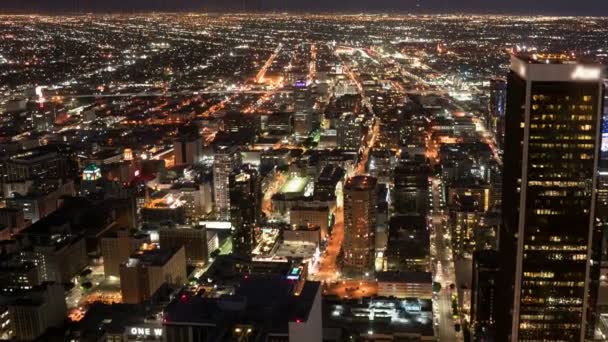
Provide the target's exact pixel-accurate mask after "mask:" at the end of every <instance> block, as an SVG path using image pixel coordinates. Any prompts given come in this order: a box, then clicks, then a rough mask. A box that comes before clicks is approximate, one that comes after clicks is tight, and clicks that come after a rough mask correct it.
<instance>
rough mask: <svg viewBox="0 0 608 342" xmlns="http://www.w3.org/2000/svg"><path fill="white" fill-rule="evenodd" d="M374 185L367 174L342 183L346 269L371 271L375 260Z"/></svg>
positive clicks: (357, 271)
mask: <svg viewBox="0 0 608 342" xmlns="http://www.w3.org/2000/svg"><path fill="white" fill-rule="evenodd" d="M376 184H377V180H376V179H375V178H373V177H369V176H356V177H352V178H349V179H348V180H347V181H346V185H345V186H344V229H345V235H344V256H343V265H344V269H345V271H347V272H352V273H357V274H362V273H366V272H370V271H373V269H374V260H375V248H374V247H375V236H374V232H375V229H376Z"/></svg>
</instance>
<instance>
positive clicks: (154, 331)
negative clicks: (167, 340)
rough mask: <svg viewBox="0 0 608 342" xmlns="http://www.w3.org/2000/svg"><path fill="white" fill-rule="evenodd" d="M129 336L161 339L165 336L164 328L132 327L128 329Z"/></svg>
mask: <svg viewBox="0 0 608 342" xmlns="http://www.w3.org/2000/svg"><path fill="white" fill-rule="evenodd" d="M127 331H128V332H129V334H131V335H133V336H144V337H150V336H154V337H161V336H163V329H162V328H150V327H130V328H127Z"/></svg>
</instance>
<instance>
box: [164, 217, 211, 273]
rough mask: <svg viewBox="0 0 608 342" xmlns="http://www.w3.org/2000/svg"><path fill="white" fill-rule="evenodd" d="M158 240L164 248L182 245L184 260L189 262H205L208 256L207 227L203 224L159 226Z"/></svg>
mask: <svg viewBox="0 0 608 342" xmlns="http://www.w3.org/2000/svg"><path fill="white" fill-rule="evenodd" d="M158 240H159V243H160V247H161V248H165V249H170V248H179V247H182V246H183V247H184V248H185V251H186V260H187V261H188V263H190V264H206V263H207V259H208V257H209V250H208V249H207V229H206V227H205V226H203V225H198V226H177V227H175V228H161V229H160V230H159V231H158Z"/></svg>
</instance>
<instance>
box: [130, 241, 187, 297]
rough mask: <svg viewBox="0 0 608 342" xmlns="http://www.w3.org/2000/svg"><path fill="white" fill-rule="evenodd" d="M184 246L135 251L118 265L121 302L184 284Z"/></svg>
mask: <svg viewBox="0 0 608 342" xmlns="http://www.w3.org/2000/svg"><path fill="white" fill-rule="evenodd" d="M186 277H187V273H186V252H185V248H184V247H183V246H182V247H179V248H168V249H165V248H162V249H153V250H145V251H138V252H136V253H135V254H133V255H132V256H131V257H130V258H129V259H128V260H127V262H125V263H123V264H122V265H120V293H121V294H122V301H123V303H127V304H139V303H142V302H144V301H147V300H150V299H151V298H153V297H155V295H156V294H157V292H158V290H159V289H160V288H161V287H162V286H164V285H172V286H177V287H179V286H183V285H184V284H185V283H186Z"/></svg>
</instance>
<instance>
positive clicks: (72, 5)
mask: <svg viewBox="0 0 608 342" xmlns="http://www.w3.org/2000/svg"><path fill="white" fill-rule="evenodd" d="M601 2H603V1H602V0H580V1H577V2H573V1H570V0H539V1H536V2H534V3H529V2H527V1H524V0H513V1H510V2H509V3H504V1H499V0H486V1H483V0H466V1H465V0H461V1H447V0H406V1H404V0H350V1H342V2H339V3H338V2H336V1H322V0H308V1H305V2H296V1H293V0H147V1H146V0H107V1H96V2H93V3H92V2H91V1H84V0H53V2H52V3H48V1H45V0H22V1H19V2H18V3H17V4H15V3H12V4H0V11H2V12H5V13H7V14H9V13H19V14H25V13H27V14H33V13H40V14H58V13H89V12H91V13H136V12H212V13H222V12H224V13H235V12H249V13H265V12H291V13H344V14H348V13H362V12H363V13H365V12H367V13H389V12H392V13H395V12H397V13H399V14H408V13H411V14H496V15H500V14H502V15H563V16H608V5H606V4H605V3H601Z"/></svg>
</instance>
